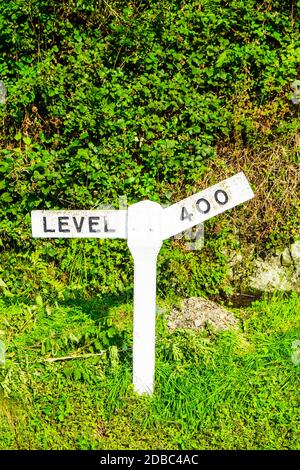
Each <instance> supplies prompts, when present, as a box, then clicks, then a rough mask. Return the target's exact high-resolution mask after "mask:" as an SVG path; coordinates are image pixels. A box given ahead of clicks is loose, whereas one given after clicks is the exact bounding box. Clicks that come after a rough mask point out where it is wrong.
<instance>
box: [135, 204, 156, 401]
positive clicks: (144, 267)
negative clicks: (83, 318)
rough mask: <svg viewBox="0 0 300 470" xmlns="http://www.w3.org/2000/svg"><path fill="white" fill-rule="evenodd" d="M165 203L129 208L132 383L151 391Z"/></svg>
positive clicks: (140, 391) (147, 392)
mask: <svg viewBox="0 0 300 470" xmlns="http://www.w3.org/2000/svg"><path fill="white" fill-rule="evenodd" d="M161 214H162V207H161V206H160V205H159V204H157V203H155V202H151V201H141V202H138V203H137V204H133V205H132V206H129V208H128V241H127V243H128V247H129V249H130V251H131V254H132V256H133V259H134V320H133V385H134V390H135V391H136V392H137V393H139V394H143V393H146V394H152V393H153V389H154V372H155V313H156V259H157V255H158V252H159V250H160V247H161V245H162V238H161Z"/></svg>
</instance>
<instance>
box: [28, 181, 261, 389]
mask: <svg viewBox="0 0 300 470" xmlns="http://www.w3.org/2000/svg"><path fill="white" fill-rule="evenodd" d="M253 196H254V194H253V192H252V189H251V188H250V186H249V183H248V181H247V179H246V177H245V175H244V174H243V173H238V174H236V175H234V176H232V177H231V178H228V179H226V180H224V181H222V182H221V183H218V184H216V185H214V186H212V187H210V188H208V189H205V190H204V191H200V192H199V193H197V194H194V195H193V196H190V197H188V198H186V199H184V200H182V201H180V202H178V203H176V204H174V205H172V206H170V207H168V208H166V209H163V208H162V207H161V206H160V205H159V204H157V203H156V202H151V201H141V202H138V203H137V204H133V205H131V206H129V208H128V210H105V211H103V210H101V211H97V210H95V211H80V210H78V211H76V210H75V211H32V213H31V220H32V235H33V237H42V238H127V244H128V247H129V250H130V252H131V254H132V256H133V259H134V321H133V384H134V389H135V391H136V392H137V393H139V394H143V393H147V394H152V393H153V389H154V374H155V314H156V260H157V255H158V253H159V250H160V248H161V245H162V241H163V239H166V238H169V237H171V236H173V235H176V234H178V233H180V232H183V231H185V230H187V229H189V228H191V227H193V226H195V225H197V224H200V223H203V222H204V221H205V220H207V219H209V218H211V217H213V216H215V215H217V214H220V213H221V212H224V211H225V210H227V209H230V208H232V207H234V206H236V205H237V204H240V203H242V202H244V201H247V200H248V199H251V198H252V197H253Z"/></svg>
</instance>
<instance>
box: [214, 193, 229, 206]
mask: <svg viewBox="0 0 300 470" xmlns="http://www.w3.org/2000/svg"><path fill="white" fill-rule="evenodd" d="M220 196H221V198H220ZM228 199H229V197H228V194H227V193H226V192H225V191H223V189H218V190H217V191H216V192H215V200H216V202H217V203H218V204H221V205H222V206H223V205H224V204H227V202H228Z"/></svg>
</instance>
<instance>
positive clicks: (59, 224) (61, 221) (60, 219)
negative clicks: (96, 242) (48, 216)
mask: <svg viewBox="0 0 300 470" xmlns="http://www.w3.org/2000/svg"><path fill="white" fill-rule="evenodd" d="M65 220H66V221H67V222H64V221H65ZM68 223H69V217H58V231H59V232H61V233H62V232H70V231H71V230H70V229H69V228H63V225H68Z"/></svg>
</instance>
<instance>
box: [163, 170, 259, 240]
mask: <svg viewBox="0 0 300 470" xmlns="http://www.w3.org/2000/svg"><path fill="white" fill-rule="evenodd" d="M253 196H254V194H253V191H252V189H251V187H250V185H249V183H248V181H247V179H246V177H245V175H244V173H243V172H241V173H237V174H236V175H234V176H232V177H231V178H228V179H226V180H224V181H221V182H220V183H218V184H215V185H214V186H211V187H210V188H207V189H204V191H200V192H199V193H196V194H193V195H192V196H190V197H188V198H186V199H183V200H182V201H179V202H177V203H176V204H173V205H172V206H170V207H167V208H166V209H164V210H163V214H162V238H163V240H165V239H167V238H169V237H171V236H173V235H176V234H177V233H180V232H183V231H184V230H187V229H189V228H191V227H193V226H194V225H197V224H200V223H202V222H204V221H205V220H208V219H210V218H211V217H214V216H215V215H218V214H221V212H224V211H226V210H227V209H231V208H232V207H234V206H237V205H238V204H241V203H242V202H245V201H247V200H248V199H251V198H252V197H253ZM227 198H228V200H227ZM199 201H200V202H199ZM197 202H198V204H197ZM182 218H183V220H182Z"/></svg>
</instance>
